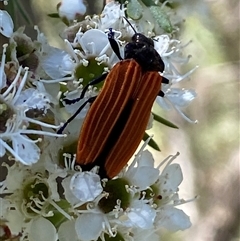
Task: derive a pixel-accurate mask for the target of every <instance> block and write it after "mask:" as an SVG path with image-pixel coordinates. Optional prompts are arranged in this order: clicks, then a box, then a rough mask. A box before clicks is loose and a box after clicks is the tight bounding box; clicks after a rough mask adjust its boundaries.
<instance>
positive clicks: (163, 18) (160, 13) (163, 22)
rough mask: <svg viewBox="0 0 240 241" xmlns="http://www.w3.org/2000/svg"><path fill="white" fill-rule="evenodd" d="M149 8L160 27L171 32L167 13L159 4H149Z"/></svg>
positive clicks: (171, 27)
mask: <svg viewBox="0 0 240 241" xmlns="http://www.w3.org/2000/svg"><path fill="white" fill-rule="evenodd" d="M149 10H150V12H151V13H152V16H153V18H154V19H155V21H156V23H157V24H158V25H159V27H161V28H162V29H163V30H164V31H166V32H167V33H171V32H172V31H173V26H172V24H171V22H170V20H169V17H168V15H167V14H166V13H165V12H164V10H163V9H162V8H161V7H160V6H150V7H149Z"/></svg>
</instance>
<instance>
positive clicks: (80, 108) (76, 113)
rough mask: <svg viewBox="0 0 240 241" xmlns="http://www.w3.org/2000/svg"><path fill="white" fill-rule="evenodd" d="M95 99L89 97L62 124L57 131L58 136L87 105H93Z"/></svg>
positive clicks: (94, 97)
mask: <svg viewBox="0 0 240 241" xmlns="http://www.w3.org/2000/svg"><path fill="white" fill-rule="evenodd" d="M96 98H97V96H93V97H90V98H89V99H88V100H86V101H85V102H84V103H83V104H82V105H81V106H80V107H79V108H78V109H77V111H76V112H75V113H74V114H73V115H72V116H71V117H70V118H69V119H68V120H67V121H66V122H65V123H64V125H63V126H62V127H61V128H60V129H59V130H58V131H57V133H58V134H61V133H62V132H63V130H64V129H65V128H66V126H67V125H68V124H69V123H70V122H71V121H72V120H73V119H74V118H75V117H76V116H77V115H78V114H79V113H80V112H81V111H82V109H83V108H84V107H85V106H86V104H87V103H93V101H94V100H95V99H96Z"/></svg>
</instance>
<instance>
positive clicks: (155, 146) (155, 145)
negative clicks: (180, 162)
mask: <svg viewBox="0 0 240 241" xmlns="http://www.w3.org/2000/svg"><path fill="white" fill-rule="evenodd" d="M148 138H149V135H148V134H147V133H146V132H145V133H144V136H143V140H144V141H146V140H147V139H148ZM148 145H149V146H151V147H152V148H153V149H155V150H156V151H161V150H160V148H159V146H158V144H157V143H156V142H155V141H154V140H153V139H152V138H151V140H150V141H149V142H148Z"/></svg>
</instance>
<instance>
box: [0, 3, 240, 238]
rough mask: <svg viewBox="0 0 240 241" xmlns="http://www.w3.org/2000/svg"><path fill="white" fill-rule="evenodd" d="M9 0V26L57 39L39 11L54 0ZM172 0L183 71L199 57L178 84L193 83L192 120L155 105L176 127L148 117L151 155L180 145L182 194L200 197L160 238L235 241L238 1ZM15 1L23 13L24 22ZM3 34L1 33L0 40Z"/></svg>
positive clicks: (56, 26)
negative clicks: (185, 223)
mask: <svg viewBox="0 0 240 241" xmlns="http://www.w3.org/2000/svg"><path fill="white" fill-rule="evenodd" d="M10 2H11V0H10V1H9V3H10ZM13 2H14V6H15V7H16V9H15V11H14V12H15V13H16V12H18V13H17V14H16V15H15V17H16V22H15V29H16V27H17V26H21V25H26V32H27V34H29V35H31V36H35V31H34V30H33V28H32V25H33V24H37V25H38V26H39V27H40V29H41V31H42V32H44V33H45V35H46V36H47V38H48V40H49V43H50V44H51V45H54V46H59V44H60V43H61V42H60V37H58V36H59V33H60V32H61V29H63V27H64V25H63V24H62V23H59V20H58V19H50V18H48V17H47V16H46V14H47V13H52V12H56V4H57V3H58V1H55V0H49V1H45V0H39V1H30V0H18V1H16V0H15V1H12V3H13ZM88 2H89V5H90V6H91V8H90V9H91V11H96V12H100V11H101V10H102V7H103V4H104V3H103V1H102V0H101V1H100V0H98V1H88ZM175 2H176V1H175ZM177 2H178V4H179V8H178V9H177V14H178V15H179V16H180V17H182V18H183V19H184V20H185V21H184V23H183V24H182V34H181V37H180V40H181V41H182V42H183V43H186V42H188V41H189V40H192V43H191V44H190V45H189V46H188V47H187V48H186V49H185V53H186V55H188V54H191V55H192V58H191V61H190V63H189V65H188V66H187V67H185V66H184V69H183V70H182V72H184V71H188V70H190V69H191V68H193V67H194V66H196V65H199V68H198V70H197V71H196V72H195V73H194V74H193V75H192V77H191V80H190V81H185V82H184V83H182V84H181V86H180V87H184V88H194V89H195V90H196V92H197V93H198V97H197V98H196V99H195V100H194V101H193V103H192V104H191V105H190V106H189V107H188V108H187V110H186V113H187V114H188V116H190V117H191V118H192V119H198V121H199V123H198V124H197V125H194V124H189V123H187V122H186V121H184V120H183V119H182V118H181V117H180V116H179V115H178V114H176V113H174V111H172V112H169V113H163V112H161V113H163V114H164V117H166V118H168V119H169V120H171V121H172V122H174V123H175V124H177V125H178V126H179V128H180V129H179V130H175V129H170V128H167V127H165V126H162V125H160V124H155V125H154V129H153V131H152V132H153V133H154V135H155V139H156V140H157V142H158V143H160V144H159V145H160V147H161V149H162V152H161V153H158V152H155V153H154V156H155V158H156V159H157V160H159V161H161V160H162V159H164V158H165V157H166V156H168V155H169V154H175V153H176V152H177V151H179V152H180V153H181V155H180V157H179V158H178V159H177V160H176V161H177V162H178V163H180V165H181V167H182V169H183V174H184V181H183V183H182V184H181V186H180V194H181V197H183V198H185V199H190V198H192V197H194V196H195V195H198V196H199V198H198V199H197V200H196V201H194V202H191V203H188V204H185V205H182V206H180V207H179V208H181V209H184V211H185V212H186V213H187V214H188V215H189V216H190V217H191V220H192V223H193V225H192V227H191V228H190V229H189V230H186V231H184V232H181V231H179V232H177V233H175V234H169V233H166V234H164V235H163V236H162V239H161V240H171V241H175V240H180V241H181V240H184V241H190V240H194V241H237V240H240V239H239V233H240V229H239V227H240V222H239V218H240V185H239V184H240V180H239V134H240V133H239V43H240V32H239V26H240V25H239V24H240V21H239V14H240V11H239V10H240V6H239V1H236V0H229V1H225V0H218V1H197V0H195V1H194V0H187V1H180V0H179V1H177ZM16 3H17V4H18V5H17V4H16ZM1 7H2V6H1ZM20 8H22V9H24V11H25V13H27V15H26V16H27V17H28V19H30V20H31V21H30V22H29V23H28V22H27V20H26V18H24V17H23V15H22V14H21V11H20ZM4 41H6V40H4V39H3V37H1V41H0V43H2V42H4ZM155 108H156V110H158V111H159V108H158V107H155Z"/></svg>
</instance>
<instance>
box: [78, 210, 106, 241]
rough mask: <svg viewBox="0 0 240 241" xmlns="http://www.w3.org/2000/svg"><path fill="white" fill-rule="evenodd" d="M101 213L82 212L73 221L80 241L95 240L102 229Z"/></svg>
mask: <svg viewBox="0 0 240 241" xmlns="http://www.w3.org/2000/svg"><path fill="white" fill-rule="evenodd" d="M103 223H104V217H103V214H97V213H83V214H81V215H80V216H79V217H78V218H77V220H76V223H75V229H76V232H77V235H78V238H79V239H80V240H81V241H91V240H97V238H98V237H99V235H100V234H101V232H102V230H103Z"/></svg>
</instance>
